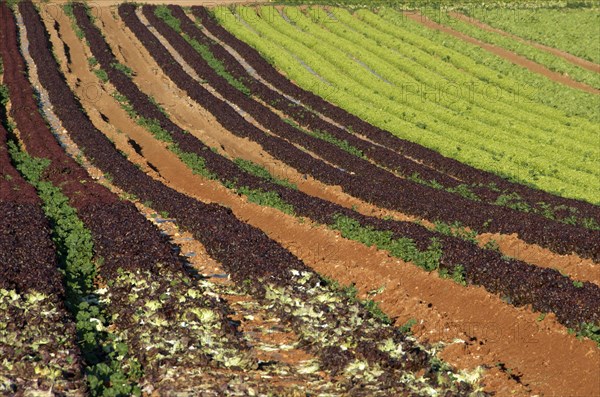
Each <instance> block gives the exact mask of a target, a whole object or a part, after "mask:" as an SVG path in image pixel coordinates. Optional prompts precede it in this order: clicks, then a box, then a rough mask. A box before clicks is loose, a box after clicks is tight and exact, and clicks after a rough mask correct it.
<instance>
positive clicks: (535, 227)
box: [127, 6, 600, 260]
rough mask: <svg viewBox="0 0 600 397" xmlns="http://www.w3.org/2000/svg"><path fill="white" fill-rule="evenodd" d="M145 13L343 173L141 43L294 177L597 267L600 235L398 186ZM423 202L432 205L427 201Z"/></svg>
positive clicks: (193, 60)
mask: <svg viewBox="0 0 600 397" xmlns="http://www.w3.org/2000/svg"><path fill="white" fill-rule="evenodd" d="M143 9H144V15H145V16H146V18H148V19H149V20H150V21H151V23H152V24H153V25H154V26H155V27H156V28H157V29H161V33H162V34H165V35H167V36H169V37H170V38H171V39H172V40H173V42H172V45H174V48H175V49H176V50H177V51H178V52H179V53H180V54H181V55H182V56H183V57H184V58H185V59H188V60H189V62H188V63H190V64H191V65H192V66H194V65H195V66H196V67H197V72H198V73H199V74H200V75H201V77H203V78H206V79H208V80H209V81H211V80H212V81H213V84H212V85H213V87H214V88H216V89H217V90H218V91H219V92H220V93H221V94H222V95H224V97H226V98H227V99H228V100H229V101H231V102H232V103H235V104H236V105H239V106H240V107H241V108H242V109H243V110H244V111H246V112H248V113H249V114H251V115H252V116H253V117H254V118H255V119H256V120H258V121H259V122H260V123H261V124H262V125H263V126H264V127H265V128H268V129H269V131H271V132H273V133H275V134H276V135H281V136H283V137H285V138H286V139H288V140H289V141H293V142H295V143H300V144H302V145H303V146H305V147H307V148H308V149H310V150H312V151H314V152H315V153H317V154H318V155H319V156H321V157H323V158H325V159H327V160H329V161H330V162H333V163H334V164H338V165H340V166H342V167H344V168H345V169H339V168H337V169H336V168H335V167H331V166H329V165H326V164H324V163H323V162H321V161H319V160H317V159H315V158H313V157H311V156H310V155H308V154H307V153H304V152H302V151H301V150H299V149H297V148H295V147H294V146H293V145H292V144H291V143H290V142H286V141H285V140H282V139H278V138H277V137H275V136H272V135H267V134H265V133H264V132H263V131H261V130H260V129H258V128H257V127H255V126H254V125H252V124H250V123H249V122H247V121H246V120H245V119H244V118H243V117H241V116H240V115H238V114H237V113H236V112H235V111H234V110H233V109H232V108H231V107H229V106H228V105H227V104H226V103H224V102H222V101H220V100H217V99H216V98H215V97H214V96H213V95H212V94H210V93H208V91H206V90H205V89H204V88H202V87H201V86H200V84H198V83H197V82H196V81H195V80H194V79H193V78H191V77H190V76H188V75H187V74H186V73H185V72H184V71H183V69H182V68H181V67H180V66H179V65H178V64H176V62H174V61H173V60H172V58H171V56H170V54H169V53H168V51H167V50H166V49H165V48H164V47H163V46H162V45H160V44H159V43H158V44H155V43H154V42H152V41H151V40H150V39H145V42H144V40H142V42H144V44H145V45H146V46H147V48H148V49H149V50H150V53H151V54H152V55H153V56H154V57H155V59H157V61H158V62H159V64H161V66H163V67H164V69H165V72H166V73H167V75H169V76H170V77H171V79H172V80H173V81H174V82H175V83H176V84H177V85H178V86H179V87H180V88H181V89H183V90H184V91H186V92H187V93H188V95H189V96H190V97H191V98H192V99H194V100H196V101H197V102H198V103H199V104H200V105H202V106H203V107H204V108H206V109H207V110H209V111H210V112H211V113H213V114H214V115H215V117H216V118H217V120H218V121H219V122H220V123H221V124H222V125H223V126H224V127H226V128H227V129H229V130H230V131H232V132H233V133H235V134H236V135H239V136H242V137H247V138H250V139H252V140H254V141H256V142H258V143H260V144H261V145H262V146H263V148H264V149H265V150H266V151H268V152H270V153H271V154H273V155H274V156H275V157H277V158H279V159H280V160H282V161H284V162H286V163H288V164H290V165H291V166H293V167H294V168H296V169H297V170H299V171H301V172H303V173H307V174H311V175H313V176H314V177H315V178H317V179H319V180H321V181H323V182H325V183H329V184H334V185H341V186H342V187H343V188H344V190H346V191H347V192H349V193H350V194H352V195H354V196H356V197H359V198H362V199H364V200H366V201H368V202H372V203H375V204H377V205H380V206H383V207H385V208H390V209H395V210H400V211H403V212H406V213H409V214H413V215H418V216H421V217H424V218H426V219H430V220H441V221H445V222H450V223H452V222H460V223H462V224H464V225H466V226H469V227H472V228H474V229H476V230H479V231H490V232H502V233H507V234H511V233H518V235H519V237H520V238H521V239H523V240H525V241H527V242H530V243H536V244H539V245H541V246H544V247H548V248H550V249H552V250H553V251H555V252H558V253H562V254H566V253H571V252H576V253H578V254H580V255H581V256H584V257H590V258H593V259H594V260H598V258H599V257H600V249H599V248H600V247H599V246H598V241H600V239H598V237H599V235H600V231H595V230H589V229H585V228H583V227H576V226H572V225H565V224H561V223H558V222H554V221H551V220H549V219H547V218H544V217H542V216H540V215H536V214H530V213H522V212H519V211H515V210H512V209H510V208H504V207H499V206H495V205H488V204H485V203H481V202H474V201H470V200H467V199H464V198H462V197H461V196H459V195H456V194H451V193H448V192H445V191H441V190H437V189H433V188H429V187H426V186H423V185H420V184H418V183H416V182H412V181H409V180H404V179H401V178H397V177H395V176H394V175H393V174H391V173H389V172H388V171H385V170H383V169H381V168H378V167H376V166H374V165H373V164H371V163H369V162H366V161H364V160H362V159H359V158H356V157H354V156H352V155H350V154H349V153H347V152H345V151H343V150H341V149H339V148H338V147H337V146H335V145H333V144H330V143H328V142H323V141H321V140H319V139H317V138H313V137H311V136H309V135H307V134H304V133H302V132H300V131H298V130H297V129H295V128H294V127H292V126H291V125H289V124H287V123H285V122H283V121H282V120H281V119H280V118H279V116H277V115H275V114H274V113H272V112H270V111H269V110H268V109H266V108H265V107H264V106H262V105H261V104H259V103H258V102H256V101H254V100H252V99H250V98H248V97H247V96H246V95H244V94H243V93H241V92H240V91H238V90H236V89H235V88H234V87H232V86H231V85H229V84H228V83H227V81H226V80H225V79H223V78H221V77H220V76H218V75H217V74H216V73H215V72H214V71H213V70H212V69H211V68H210V66H208V64H206V62H205V61H203V60H202V58H201V57H200V56H199V55H198V54H197V52H196V51H195V50H194V49H193V48H192V47H191V46H190V45H189V44H188V43H187V42H185V40H183V38H181V37H180V36H179V35H178V34H176V33H175V32H174V31H170V30H169V29H168V28H166V26H165V25H164V23H162V27H161V22H160V20H159V19H158V18H157V17H156V16H155V15H154V14H153V12H152V10H153V8H152V7H150V6H145V7H143ZM127 24H128V26H132V24H138V25H140V29H147V28H146V27H145V26H143V24H141V23H140V22H139V20H138V19H137V18H129V20H128V21H127ZM177 39H178V40H177ZM346 170H348V171H351V172H348V171H346ZM352 172H353V173H354V174H352ZM423 197H427V200H424V199H423Z"/></svg>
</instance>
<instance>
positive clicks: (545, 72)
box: [405, 12, 600, 95]
mask: <svg viewBox="0 0 600 397" xmlns="http://www.w3.org/2000/svg"><path fill="white" fill-rule="evenodd" d="M405 15H406V16H407V17H408V18H410V19H412V20H414V21H416V22H419V23H421V24H423V25H424V26H426V27H428V28H430V29H435V30H440V31H442V32H444V33H448V34H450V35H452V36H454V37H457V38H459V39H461V40H464V41H466V42H469V43H471V44H475V45H477V46H479V47H481V48H483V49H485V50H487V51H489V52H491V53H492V54H495V55H497V56H499V57H501V58H504V59H506V60H508V61H510V62H512V63H514V64H515V65H519V66H521V67H524V68H527V69H529V70H530V71H532V72H534V73H537V74H540V75H542V76H545V77H547V78H549V79H550V80H552V81H555V82H557V83H560V84H564V85H566V86H568V87H571V88H575V89H578V90H582V91H585V92H589V93H591V94H597V95H600V90H597V89H595V88H594V87H590V86H589V85H587V84H584V83H580V82H579V81H575V80H573V79H571V78H570V77H567V76H565V75H563V74H562V73H557V72H553V71H552V70H550V69H548V68H546V67H545V66H542V65H540V64H539V63H537V62H533V61H531V60H529V59H527V58H525V57H523V56H521V55H517V54H515V53H514V52H511V51H508V50H505V49H504V48H501V47H498V46H495V45H492V44H488V43H485V42H483V41H481V40H478V39H476V38H473V37H471V36H468V35H466V34H464V33H462V32H459V31H457V30H454V29H452V28H451V27H448V26H445V25H441V24H439V23H437V22H434V21H432V20H431V19H429V18H428V17H426V16H425V15H423V14H421V13H419V12H406V13H405Z"/></svg>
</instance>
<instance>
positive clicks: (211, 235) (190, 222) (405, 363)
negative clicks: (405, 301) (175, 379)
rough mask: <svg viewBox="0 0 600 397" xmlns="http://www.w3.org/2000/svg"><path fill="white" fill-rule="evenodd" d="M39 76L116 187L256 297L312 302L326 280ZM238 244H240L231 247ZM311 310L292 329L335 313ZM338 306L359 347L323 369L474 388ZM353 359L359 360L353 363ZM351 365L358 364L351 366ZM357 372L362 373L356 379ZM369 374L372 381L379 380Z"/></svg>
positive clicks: (346, 305) (51, 77)
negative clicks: (286, 293) (280, 295)
mask: <svg viewBox="0 0 600 397" xmlns="http://www.w3.org/2000/svg"><path fill="white" fill-rule="evenodd" d="M20 7H21V10H22V12H23V14H24V15H25V16H26V24H27V25H28V32H29V27H30V26H33V27H35V29H33V33H34V34H35V38H36V39H38V40H39V43H40V52H39V53H35V55H36V59H35V60H36V63H38V64H41V63H42V62H44V61H46V62H47V63H48V64H51V65H55V63H54V60H53V59H52V56H51V55H50V52H49V50H48V49H47V47H43V45H46V46H47V45H48V41H47V37H45V36H44V34H43V31H42V30H41V22H40V21H39V17H38V16H37V14H35V10H34V9H33V6H31V5H28V4H27V3H21V5H20ZM127 8H128V6H127V5H124V6H121V8H120V13H123V12H124V10H127ZM32 42H33V38H32ZM41 50H43V51H41ZM55 66H56V65H55ZM42 74H43V75H44V77H43V78H42V81H43V85H44V86H45V87H46V89H48V92H49V94H50V98H51V101H52V103H55V104H59V103H60V105H57V106H56V107H55V109H56V112H57V114H58V115H59V117H60V119H61V120H63V123H64V125H65V127H66V129H67V130H68V131H70V133H71V134H72V137H73V139H74V141H75V142H76V143H77V144H78V145H79V146H83V147H85V148H86V154H87V155H88V156H89V157H90V158H91V159H92V161H93V162H94V163H95V164H97V165H98V166H99V167H100V168H101V169H102V170H103V171H104V172H107V173H109V174H110V175H111V176H112V178H113V181H114V183H115V184H116V185H117V186H120V187H121V188H123V189H124V190H125V191H127V192H129V193H133V194H135V195H136V196H138V197H140V199H141V200H144V201H152V202H153V203H156V204H155V207H156V209H158V210H161V211H167V212H169V213H171V214H174V215H176V217H177V220H178V222H179V223H180V224H181V225H182V226H184V227H185V228H187V229H188V230H190V231H191V232H192V233H193V234H194V236H196V237H197V238H198V239H199V240H200V241H201V242H203V243H204V245H205V247H206V249H207V251H208V253H209V254H210V255H211V256H213V257H214V258H215V259H217V260H219V261H220V262H221V263H223V265H224V266H225V268H226V269H227V270H228V271H229V272H231V274H232V277H233V278H234V279H235V280H237V281H238V282H242V281H243V280H248V283H250V284H251V285H252V286H253V288H254V289H255V294H256V295H257V296H258V298H259V299H266V300H268V301H270V302H275V300H276V295H271V294H269V293H267V290H266V288H267V287H269V286H278V287H279V288H286V287H289V288H291V289H292V290H293V291H294V293H295V296H297V297H299V299H300V301H301V302H309V301H310V300H311V299H310V297H309V296H310V292H308V290H309V289H310V290H314V289H315V288H318V285H320V283H321V280H320V279H319V278H318V277H317V276H316V275H315V274H314V273H312V272H310V271H309V270H308V268H306V266H305V265H304V264H303V263H302V262H301V261H299V260H298V259H297V258H295V257H294V256H292V255H291V254H290V253H289V252H288V251H286V250H284V249H283V248H282V247H281V246H279V245H278V244H276V243H275V242H273V241H272V240H270V239H269V238H268V237H267V236H266V235H265V234H264V233H262V232H260V231H259V230H257V229H255V228H253V227H251V226H249V225H246V224H244V223H242V222H240V221H239V220H237V219H236V218H235V217H234V216H233V214H232V213H231V211H230V210H227V209H225V208H223V207H220V206H218V205H214V204H211V205H206V204H203V203H201V202H199V201H196V200H194V199H192V198H190V197H188V196H185V195H183V194H180V193H178V192H176V191H174V190H172V189H170V188H168V187H166V186H165V185H163V184H161V183H160V182H158V181H155V180H153V179H152V178H150V177H149V176H147V175H145V174H144V173H143V172H141V171H140V170H139V169H137V168H136V167H135V166H134V165H133V164H131V163H130V162H128V161H127V160H126V159H125V158H124V157H123V156H122V155H120V154H119V153H118V152H117V151H116V150H115V147H114V146H113V145H112V144H111V143H110V141H109V140H108V139H107V138H106V137H105V136H104V135H103V134H102V133H101V132H99V131H98V130H97V129H95V128H94V127H93V125H92V124H91V122H90V121H89V119H87V117H86V116H85V115H84V114H83V112H81V110H80V109H79V107H78V104H77V100H76V99H75V98H74V96H73V94H72V93H71V92H70V90H69V89H68V87H67V85H66V83H65V82H64V79H63V78H62V77H61V75H60V73H59V72H58V71H57V69H56V67H53V68H48V69H47V70H46V69H45V70H44V71H43V73H42ZM59 98H60V101H59V100H58V99H59ZM234 241H235V242H236V244H232V242H234ZM292 271H296V272H298V275H297V276H296V277H290V273H292V276H294V274H293V272H292ZM306 274H308V277H306ZM309 287H310V288H309ZM314 308H315V310H316V311H314V312H313V311H310V313H305V312H304V311H302V310H294V311H291V312H289V313H287V317H286V319H287V320H288V321H289V322H290V323H292V324H299V320H300V319H301V318H302V317H303V316H306V315H309V314H316V315H317V316H316V317H320V316H321V314H319V313H329V312H331V313H332V314H333V313H334V312H333V311H331V310H332V309H331V307H330V305H329V304H328V303H326V301H319V304H318V305H317V306H314ZM353 308H354V309H353ZM334 309H336V310H342V309H344V310H356V314H357V315H358V316H359V318H360V321H359V323H360V322H361V323H363V324H364V326H363V327H358V326H356V324H357V323H356V322H350V323H349V326H350V329H349V330H348V331H349V334H348V336H347V337H348V338H351V339H350V340H351V341H355V342H352V343H351V349H348V351H347V352H345V353H344V352H342V350H343V349H342V348H339V347H332V348H329V349H319V351H318V354H319V356H320V357H321V363H322V364H323V365H324V366H325V368H326V369H329V370H333V369H334V368H335V365H340V363H341V364H342V368H345V369H348V368H354V370H355V372H356V371H357V372H358V373H359V374H360V373H362V374H364V375H365V376H366V375H369V376H370V378H368V379H367V381H369V379H370V381H369V382H371V383H373V382H378V381H379V380H380V382H379V383H382V382H385V384H387V385H390V387H392V388H393V390H396V391H397V392H400V391H403V390H408V388H409V386H406V385H405V383H406V381H407V379H406V377H404V378H402V377H401V376H400V375H401V374H402V373H406V375H409V374H408V373H407V370H409V369H410V370H413V371H417V370H418V369H425V370H426V371H425V373H426V377H425V378H424V380H423V381H419V380H417V382H416V383H415V386H416V387H421V386H420V385H422V383H421V382H426V385H430V386H436V387H439V388H442V390H449V389H450V388H454V387H462V388H464V387H467V389H469V386H468V385H466V384H464V383H456V384H455V383H454V382H453V380H452V379H449V381H450V383H448V384H441V383H440V379H438V377H437V374H441V373H440V371H439V370H438V369H436V367H435V366H434V362H433V361H432V362H431V363H430V356H429V354H428V353H426V352H425V351H424V350H423V349H421V348H419V347H417V346H413V345H414V342H411V341H408V340H406V339H405V337H404V335H402V334H401V333H400V332H399V330H398V329H395V328H392V327H389V326H385V325H384V324H382V323H381V322H380V321H377V320H375V319H374V318H372V317H371V315H370V314H369V313H368V312H367V311H365V310H364V309H362V308H360V307H357V306H356V304H354V305H353V304H351V303H350V302H347V301H343V300H342V302H341V303H340V305H339V306H336V307H334ZM340 314H341V317H343V318H344V319H346V320H344V321H350V320H352V321H354V320H353V319H355V318H356V317H352V316H350V313H349V312H342V313H339V312H337V313H336V316H335V317H336V318H337V317H338V316H339V315H340ZM295 328H296V329H297V330H298V331H300V330H301V328H300V326H299V325H297V326H296V327H295ZM334 329H335V327H331V330H332V331H333V330H334ZM308 336H310V335H308ZM313 338H314V337H313ZM382 338H383V340H385V339H390V344H388V345H387V346H388V347H387V348H389V346H390V345H391V346H392V347H393V348H392V349H391V351H402V352H403V353H402V354H401V356H402V357H403V359H402V360H394V359H393V358H392V353H391V352H386V350H385V349H386V347H385V346H382V347H380V348H378V349H376V350H372V349H371V346H372V345H373V343H374V342H370V341H375V340H382ZM313 340H314V342H313V343H310V344H309V345H311V346H314V348H315V349H318V344H317V343H316V342H317V340H316V339H313ZM394 349H396V350H394ZM398 349H400V350H398ZM344 357H345V358H347V359H349V361H348V363H346V361H344V360H343V358H344ZM356 360H358V361H359V362H358V363H356ZM361 360H366V362H368V363H369V366H374V367H376V368H375V369H377V371H372V369H373V368H370V369H369V368H367V367H365V366H364V365H363V364H362V361H361ZM346 364H348V365H346ZM352 364H355V365H354V366H352ZM428 368H431V370H427V369H428ZM353 375H354V376H355V377H356V376H357V375H356V374H353ZM392 375H393V376H392ZM372 376H375V378H373V377H372ZM382 377H383V378H382ZM434 378H435V379H434ZM356 379H357V380H358V379H359V378H356ZM386 379H389V381H385V380H386ZM409 380H410V379H409Z"/></svg>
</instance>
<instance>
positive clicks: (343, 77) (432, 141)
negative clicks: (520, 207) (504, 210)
mask: <svg viewBox="0 0 600 397" xmlns="http://www.w3.org/2000/svg"><path fill="white" fill-rule="evenodd" d="M270 10H272V9H271V8H268V7H264V8H261V12H260V14H261V15H262V14H265V15H264V16H263V17H260V16H258V17H254V16H252V15H245V14H247V13H241V11H240V13H241V15H242V17H243V18H244V20H245V21H246V22H247V23H248V24H249V25H251V26H252V28H253V29H255V30H257V31H258V32H259V33H260V34H261V35H263V36H264V37H265V38H266V39H267V40H270V41H271V42H272V43H281V44H280V46H282V47H281V48H285V49H286V51H289V52H290V53H291V54H293V55H295V56H297V57H298V58H299V59H301V60H302V61H303V62H305V63H306V64H307V65H309V66H310V67H311V68H313V69H314V70H315V71H316V73H318V74H319V75H320V76H322V77H323V78H324V79H326V80H327V81H329V82H330V83H331V84H332V85H333V86H335V87H340V88H341V89H340V90H338V91H335V92H334V93H333V94H332V95H335V96H336V97H338V96H339V97H342V96H343V101H344V103H345V104H346V105H351V106H353V108H354V110H355V111H359V112H361V114H362V115H363V117H365V118H367V119H368V120H371V121H376V122H377V123H378V124H379V125H382V126H385V127H386V129H389V130H391V131H394V132H395V133H397V134H402V136H406V137H408V138H409V139H410V140H413V141H415V142H418V143H421V144H423V145H427V146H429V147H431V148H433V149H435V150H437V151H441V152H442V153H445V154H447V155H450V156H452V157H456V158H458V159H460V160H461V161H464V162H467V163H470V164H472V165H474V166H476V167H479V168H487V169H495V170H499V171H501V172H503V173H506V174H507V175H510V176H511V177H518V176H519V175H520V174H519V173H520V172H521V171H522V170H523V169H525V170H527V171H528V173H529V172H530V171H531V172H532V173H533V174H534V175H539V179H537V180H536V182H535V183H536V184H537V185H539V186H541V187H544V188H546V189H554V190H557V189H559V188H563V189H565V190H567V191H569V192H573V193H576V194H579V195H580V196H583V197H586V198H587V199H589V200H593V198H592V195H590V193H591V190H590V187H595V186H597V180H596V179H595V171H596V170H595V167H594V166H593V161H591V158H589V157H587V158H586V157H585V156H583V155H582V152H583V151H584V150H585V149H584V148H583V147H578V149H577V151H579V153H576V154H575V155H574V154H572V153H571V152H569V151H568V150H566V148H564V147H563V145H560V142H561V141H562V140H563V136H562V135H560V134H559V135H557V136H556V137H555V140H556V141H557V144H559V145H546V150H544V151H542V152H537V151H535V150H536V149H537V146H536V142H535V141H534V140H532V139H525V138H521V139H517V138H515V137H521V136H522V135H523V136H524V134H516V135H513V137H512V139H511V138H510V137H509V136H508V135H507V132H508V130H510V129H511V128H506V129H505V128H497V127H492V126H482V125H481V123H480V121H479V120H478V119H475V120H472V119H470V117H469V116H470V114H471V113H473V112H475V113H476V112H477V111H476V109H477V106H476V104H473V105H471V104H469V103H468V102H466V103H463V104H462V106H461V107H460V111H459V112H457V111H456V110H453V111H449V110H445V109H444V108H443V107H441V106H439V105H438V104H437V103H436V101H432V100H431V99H430V97H427V98H426V100H423V99H422V98H418V97H416V96H415V95H404V94H403V92H402V91H403V84H404V83H403V82H402V81H401V80H399V81H396V85H394V84H392V83H389V82H386V81H383V80H381V79H380V78H378V77H377V76H375V75H373V74H372V73H364V72H363V71H362V68H360V67H358V66H357V63H356V62H357V61H354V60H352V59H350V57H349V56H348V52H349V51H352V52H357V53H358V54H357V55H356V57H360V58H364V57H363V56H361V55H360V53H361V52H364V51H365V50H363V49H362V48H358V49H355V50H351V49H348V48H344V50H343V51H342V50H340V49H339V48H338V47H344V46H343V42H344V39H343V38H341V39H340V38H336V39H331V38H324V36H323V35H319V32H320V30H319V29H318V28H316V27H315V24H313V23H311V22H309V23H308V24H301V25H300V26H293V25H291V24H290V23H288V22H287V21H286V20H285V19H283V17H282V16H281V15H279V13H277V12H276V11H275V12H270ZM242 11H247V10H246V9H242ZM300 17H301V15H299V16H298V18H300ZM267 19H268V21H267ZM301 21H302V19H297V23H298V24H300V22H301ZM304 29H307V31H306V32H305V31H304ZM329 41H332V43H331V44H330V43H329ZM338 41H339V43H337V44H338V45H335V46H334V44H336V42H338ZM347 44H348V45H349V46H350V47H351V48H355V44H354V43H350V42H347ZM359 60H360V59H359ZM364 62H367V63H369V64H374V63H377V64H381V63H382V62H381V61H380V60H379V58H378V57H371V58H369V60H365V61H364ZM373 67H375V68H376V69H377V70H378V72H377V73H381V74H384V75H385V76H387V78H390V79H392V80H397V79H395V75H394V73H395V72H394V68H390V67H389V66H381V65H378V66H374V65H373ZM296 68H297V69H298V70H299V71H301V72H302V73H303V74H304V75H306V76H308V77H311V78H312V79H313V80H314V79H316V77H314V76H313V75H312V74H311V73H309V72H308V71H305V70H304V68H302V67H300V66H299V65H297V66H296ZM383 68H385V70H383ZM380 69H381V70H380ZM397 84H399V86H398V85H397ZM442 89H443V88H442ZM476 99H477V98H476ZM486 100H489V98H486ZM399 102H400V103H402V104H405V105H406V106H405V107H402V108H399V107H398V103H399ZM469 106H470V107H471V110H469ZM367 113H368V114H367ZM513 124H515V126H519V124H520V123H516V122H513ZM463 125H465V126H466V127H467V128H463ZM523 128H527V127H523ZM513 131H515V130H513ZM517 131H518V130H517ZM517 131H515V132H517ZM491 133H493V134H491ZM590 133H591V132H590ZM543 136H544V135H543ZM515 140H516V141H517V142H519V144H518V145H513V143H514V141H515ZM496 141H499V142H498V143H497V144H496ZM466 143H468V145H466ZM516 146H518V147H516ZM538 146H539V145H538ZM521 147H523V148H521ZM526 149H528V150H526ZM545 152H548V153H555V154H557V155H558V154H559V153H563V154H561V155H560V157H561V158H562V157H565V158H569V159H571V161H570V162H569V163H568V164H567V163H565V164H559V163H556V162H554V163H553V162H552V161H551V160H550V159H549V158H548V157H544V153H545ZM567 152H568V154H567ZM532 153H533V154H538V155H536V156H533V155H532Z"/></svg>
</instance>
